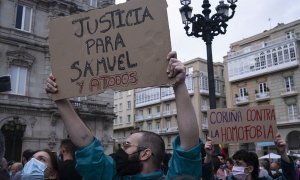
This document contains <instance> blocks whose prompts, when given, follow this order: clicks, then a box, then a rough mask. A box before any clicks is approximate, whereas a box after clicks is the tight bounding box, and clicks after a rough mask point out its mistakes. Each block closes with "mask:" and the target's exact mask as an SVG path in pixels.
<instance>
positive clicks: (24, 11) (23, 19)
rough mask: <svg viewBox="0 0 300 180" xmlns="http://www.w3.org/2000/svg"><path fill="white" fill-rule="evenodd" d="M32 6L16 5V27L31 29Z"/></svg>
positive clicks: (28, 30) (24, 29) (23, 29)
mask: <svg viewBox="0 0 300 180" xmlns="http://www.w3.org/2000/svg"><path fill="white" fill-rule="evenodd" d="M31 16H32V8H30V7H27V6H23V5H18V7H17V14H16V28H17V29H20V30H22V31H27V32H30V31H31V29H30V28H31V18H32V17H31Z"/></svg>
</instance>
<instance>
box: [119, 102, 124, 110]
mask: <svg viewBox="0 0 300 180" xmlns="http://www.w3.org/2000/svg"><path fill="white" fill-rule="evenodd" d="M119 111H123V104H122V103H120V104H119Z"/></svg>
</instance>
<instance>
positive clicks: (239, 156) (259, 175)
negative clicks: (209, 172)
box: [212, 150, 300, 180]
mask: <svg viewBox="0 0 300 180" xmlns="http://www.w3.org/2000/svg"><path fill="white" fill-rule="evenodd" d="M286 158H288V159H286ZM299 161H300V160H299V159H297V158H296V157H289V156H286V153H285V152H284V154H281V158H280V159H279V160H278V159H259V158H258V156H257V154H256V153H254V152H248V151H245V150H239V151H237V152H236V153H235V154H234V155H233V156H232V157H228V158H226V156H225V155H224V154H218V155H217V156H214V158H213V161H212V163H213V172H214V178H213V179H214V180H231V179H237V180H238V179H250V177H249V178H246V177H247V176H249V175H250V176H252V178H251V179H260V180H273V179H275V180H281V179H286V180H289V179H296V180H300V162H299ZM240 166H242V167H240Z"/></svg>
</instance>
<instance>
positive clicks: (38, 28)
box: [0, 0, 114, 161]
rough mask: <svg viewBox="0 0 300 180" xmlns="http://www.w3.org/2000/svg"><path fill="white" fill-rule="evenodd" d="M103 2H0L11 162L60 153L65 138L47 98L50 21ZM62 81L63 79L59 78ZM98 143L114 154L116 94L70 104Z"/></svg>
mask: <svg viewBox="0 0 300 180" xmlns="http://www.w3.org/2000/svg"><path fill="white" fill-rule="evenodd" d="M113 3H114V1H108V0H106V1H100V0H64V1H63V0H58V1H56V0H51V1H50V0H40V1H35V0H20V1H12V0H1V1H0V76H3V75H10V77H11V88H12V89H11V91H9V92H2V93H0V129H1V131H2V132H3V134H4V136H5V141H6V154H5V157H6V158H7V159H8V160H15V161H20V157H21V153H22V151H23V150H25V149H33V150H38V149H43V148H49V149H51V150H52V151H57V150H58V148H59V144H60V140H61V139H63V138H66V137H67V133H66V131H65V128H64V125H63V123H62V121H61V117H60V115H59V113H58V111H57V108H56V106H55V105H54V103H53V102H52V101H51V100H50V98H49V97H48V96H47V95H46V93H45V90H44V88H45V82H46V79H47V77H48V75H49V74H50V72H51V67H50V59H51V57H50V54H49V45H48V32H49V29H48V21H49V17H55V16H64V15H70V14H73V13H79V12H82V11H86V10H89V9H92V8H97V7H102V6H107V5H109V4H113ZM57 78H59V77H57ZM72 104H73V105H74V107H75V109H76V111H77V112H78V114H79V115H80V116H81V118H82V119H84V122H85V123H86V125H87V126H88V127H89V128H90V129H91V130H92V132H93V133H94V134H95V136H96V137H98V138H99V139H101V140H102V141H103V142H104V146H105V148H106V150H107V152H112V144H113V141H112V120H113V118H114V114H113V92H112V91H107V92H105V93H103V94H101V95H98V96H92V97H82V98H75V99H73V100H72Z"/></svg>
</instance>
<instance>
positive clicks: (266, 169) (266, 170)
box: [259, 159, 272, 179]
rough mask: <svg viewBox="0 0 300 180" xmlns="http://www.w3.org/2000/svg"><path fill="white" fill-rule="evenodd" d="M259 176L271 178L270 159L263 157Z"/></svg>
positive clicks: (260, 162)
mask: <svg viewBox="0 0 300 180" xmlns="http://www.w3.org/2000/svg"><path fill="white" fill-rule="evenodd" d="M259 164H260V166H259V177H260V178H262V177H265V178H267V179H272V178H271V171H270V161H269V160H268V159H261V160H260V161H259Z"/></svg>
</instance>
